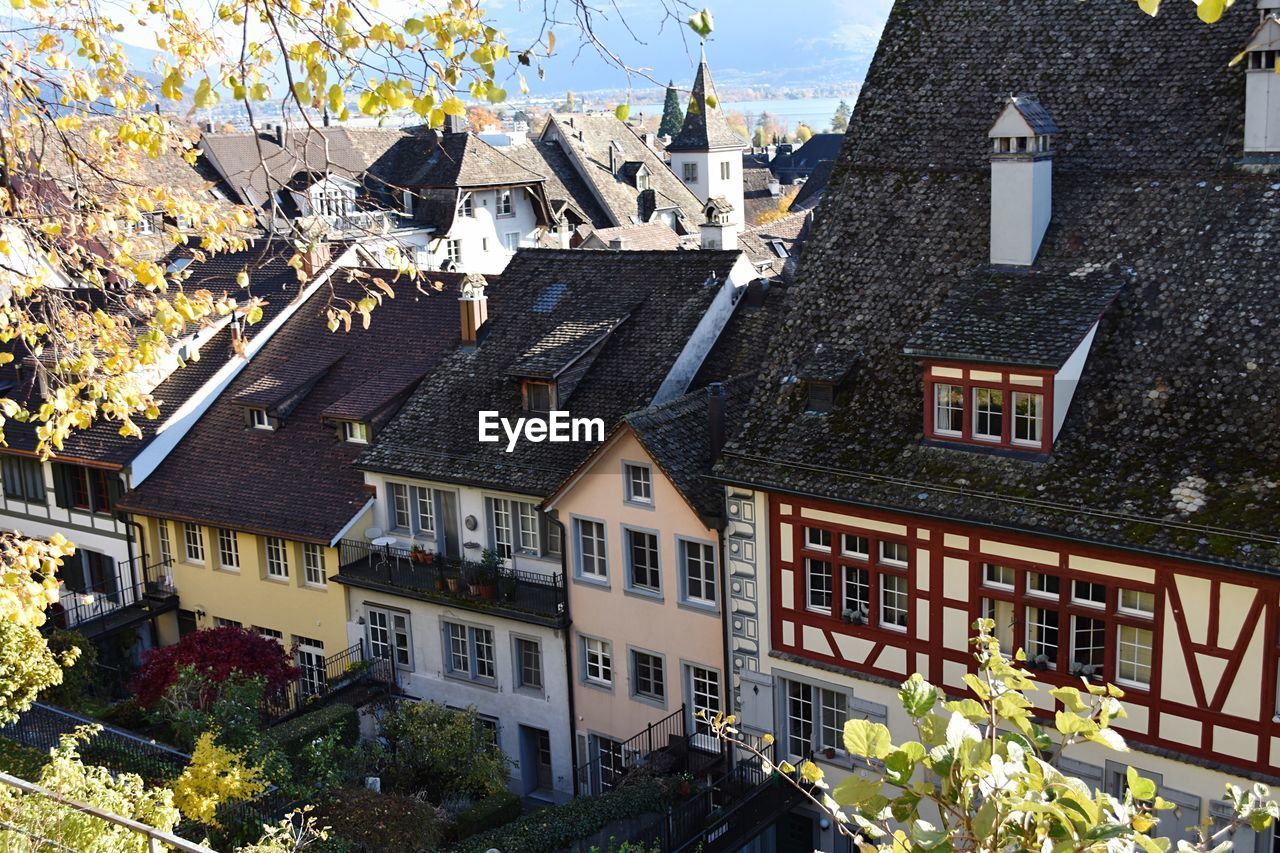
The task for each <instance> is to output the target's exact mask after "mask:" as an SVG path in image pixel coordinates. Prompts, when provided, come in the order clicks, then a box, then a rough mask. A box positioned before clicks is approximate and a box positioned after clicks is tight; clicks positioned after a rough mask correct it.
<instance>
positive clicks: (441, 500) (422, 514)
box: [387, 483, 458, 556]
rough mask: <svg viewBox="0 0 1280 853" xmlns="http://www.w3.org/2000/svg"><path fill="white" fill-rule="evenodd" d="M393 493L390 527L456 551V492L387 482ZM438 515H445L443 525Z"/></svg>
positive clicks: (388, 515)
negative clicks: (439, 521)
mask: <svg viewBox="0 0 1280 853" xmlns="http://www.w3.org/2000/svg"><path fill="white" fill-rule="evenodd" d="M387 488H388V492H389V494H390V496H391V499H390V501H389V506H388V509H387V527H388V528H389V529H391V530H393V531H395V532H396V533H399V534H401V535H410V536H413V537H415V538H418V539H425V540H427V544H428V546H430V547H433V548H435V549H436V550H437V551H439V552H441V553H449V554H454V555H455V556H456V553H457V545H458V543H457V496H456V495H455V494H454V493H453V492H446V491H443V490H441V489H431V488H427V487H426V486H407V485H405V484H404V483H388V484H387ZM437 517H439V518H442V519H444V521H445V523H444V525H443V528H440V527H439V526H438V525H437V523H436V519H437Z"/></svg>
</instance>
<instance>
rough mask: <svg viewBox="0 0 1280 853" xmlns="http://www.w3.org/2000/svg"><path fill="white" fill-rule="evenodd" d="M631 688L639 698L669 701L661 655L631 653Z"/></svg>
mask: <svg viewBox="0 0 1280 853" xmlns="http://www.w3.org/2000/svg"><path fill="white" fill-rule="evenodd" d="M631 688H632V692H633V693H635V695H637V696H641V697H643V698H645V699H652V700H654V701H656V702H665V701H666V700H667V683H666V674H665V672H664V665H663V662H662V658H661V657H660V656H659V655H654V654H650V653H648V652H642V651H639V650H637V649H632V651H631Z"/></svg>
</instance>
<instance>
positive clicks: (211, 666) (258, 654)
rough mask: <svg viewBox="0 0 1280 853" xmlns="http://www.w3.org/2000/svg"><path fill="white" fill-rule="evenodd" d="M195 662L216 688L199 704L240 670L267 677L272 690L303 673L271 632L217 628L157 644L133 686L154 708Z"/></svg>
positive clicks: (140, 699) (142, 701) (146, 705)
mask: <svg viewBox="0 0 1280 853" xmlns="http://www.w3.org/2000/svg"><path fill="white" fill-rule="evenodd" d="M184 666H189V667H191V668H192V669H194V670H196V672H198V673H199V674H200V675H201V677H202V678H203V679H204V681H205V683H207V684H208V685H209V688H210V690H209V691H208V693H207V694H206V695H204V696H203V697H199V698H202V699H203V701H201V702H198V704H200V705H203V704H207V703H208V702H209V701H212V699H213V696H214V693H215V691H214V690H213V688H214V687H215V686H216V685H218V684H221V683H222V682H224V681H226V680H227V679H229V678H231V676H232V675H233V674H239V675H241V676H244V677H247V678H253V677H261V678H262V679H263V680H264V681H265V682H266V686H267V692H268V695H274V694H275V693H277V692H279V691H280V690H281V689H283V688H284V687H285V685H287V684H288V683H289V682H290V681H292V680H294V679H295V678H297V677H298V675H299V674H300V673H301V670H299V669H298V667H296V666H294V665H293V662H292V661H291V660H290V659H289V655H288V652H287V651H286V650H285V648H284V646H282V645H280V644H279V643H277V642H276V641H275V640H272V639H270V638H269V637H264V636H262V635H261V634H255V633H254V632H253V631H248V630H245V629H244V628H230V627H228V628H211V629H208V630H204V631H196V632H195V633H194V634H188V635H187V636H185V637H183V638H182V639H181V640H179V641H178V643H177V644H176V645H172V646H166V647H164V648H162V649H151V650H150V651H148V652H147V653H146V654H145V655H144V656H143V661H142V668H141V669H140V670H138V673H137V675H135V676H134V677H133V682H132V686H133V691H134V693H135V695H136V696H137V697H138V702H139V703H140V704H141V705H142V707H144V708H147V709H151V708H154V707H155V706H156V705H157V704H158V703H159V702H160V700H161V698H162V697H163V696H164V694H165V691H166V690H167V689H168V688H169V686H170V685H171V684H173V683H174V682H175V681H177V680H178V670H179V668H181V667H184Z"/></svg>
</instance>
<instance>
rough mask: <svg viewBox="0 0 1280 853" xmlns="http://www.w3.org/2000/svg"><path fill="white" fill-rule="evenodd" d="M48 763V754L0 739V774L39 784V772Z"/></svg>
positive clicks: (3, 738) (6, 739) (4, 738)
mask: <svg viewBox="0 0 1280 853" xmlns="http://www.w3.org/2000/svg"><path fill="white" fill-rule="evenodd" d="M48 763H49V756H48V754H46V753H43V752H41V751H40V750H38V749H33V748H32V747H29V746H23V745H22V744H20V743H17V742H15V741H11V740H9V739H8V738H6V737H0V773H8V774H9V775H10V776H17V777H18V778H19V779H25V780H26V781H28V782H39V781H40V771H41V770H42V769H44V766H45V765H46V764H48Z"/></svg>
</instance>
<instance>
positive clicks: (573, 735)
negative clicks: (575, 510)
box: [547, 515, 579, 797]
mask: <svg viewBox="0 0 1280 853" xmlns="http://www.w3.org/2000/svg"><path fill="white" fill-rule="evenodd" d="M547 520H548V521H550V522H551V523H552V524H554V525H555V526H556V527H558V528H560V577H561V579H562V580H563V581H564V619H565V622H564V672H565V677H566V678H567V679H568V680H569V683H568V685H566V686H567V687H568V688H569V690H568V693H569V764H570V766H571V767H572V772H573V795H574V796H575V797H577V796H579V791H578V732H577V728H576V726H577V720H578V714H577V711H576V710H575V708H574V702H573V683H574V682H573V642H572V635H573V632H572V631H571V630H570V628H571V626H572V625H573V620H572V618H570V615H569V535H568V534H569V531H568V530H566V529H565V526H564V523H563V522H561V521H560V519H558V518H553V517H551V516H550V515H548V516H547Z"/></svg>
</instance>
